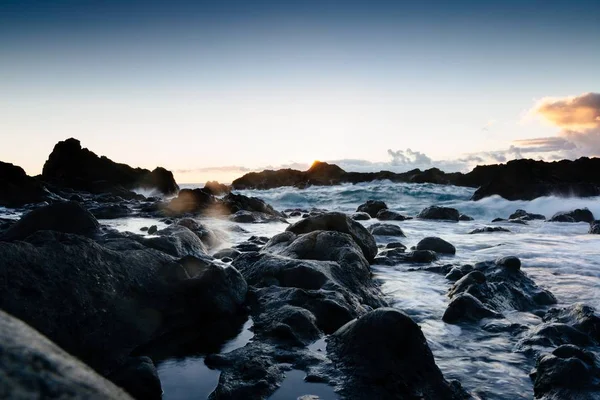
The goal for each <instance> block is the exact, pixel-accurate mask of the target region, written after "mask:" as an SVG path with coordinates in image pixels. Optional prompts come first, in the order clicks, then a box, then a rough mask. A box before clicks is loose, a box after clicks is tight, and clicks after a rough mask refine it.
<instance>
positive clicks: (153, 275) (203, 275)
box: [0, 231, 247, 374]
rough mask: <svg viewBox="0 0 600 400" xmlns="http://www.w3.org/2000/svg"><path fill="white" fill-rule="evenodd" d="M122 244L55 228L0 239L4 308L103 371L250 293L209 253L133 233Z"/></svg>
mask: <svg viewBox="0 0 600 400" xmlns="http://www.w3.org/2000/svg"><path fill="white" fill-rule="evenodd" d="M194 237H195V236H194ZM128 241H129V242H130V243H131V244H132V246H131V248H127V246H126V243H127V242H128ZM120 246H121V249H120V250H119V251H114V250H111V249H109V248H108V247H104V246H103V245H101V244H99V243H96V242H94V241H92V240H90V239H88V238H85V237H82V236H77V235H71V234H64V233H57V232H51V231H42V232H37V233H35V234H33V235H31V236H29V237H28V238H27V239H25V240H24V241H19V242H0V258H1V259H2V260H3V261H2V265H3V272H2V273H3V277H4V279H2V280H0V306H1V308H2V309H3V310H5V311H7V312H10V313H11V314H12V315H14V316H16V317H18V318H20V319H22V320H23V321H26V322H27V323H29V324H30V325H31V326H33V327H35V328H36V329H38V330H39V331H40V332H42V333H43V334H44V335H46V336H47V337H49V338H51V339H52V340H53V341H54V342H55V343H56V344H58V345H60V346H61V347H62V348H64V349H65V350H66V351H68V352H69V353H71V354H73V355H74V356H76V357H78V358H80V359H81V360H83V361H84V362H86V363H88V364H89V365H90V366H91V367H92V368H94V369H95V370H96V371H98V372H100V373H103V374H104V373H109V372H111V371H113V370H115V369H116V368H117V367H118V366H119V365H120V364H121V363H122V362H124V361H125V360H126V359H127V356H128V355H129V354H130V353H131V351H132V350H133V349H134V348H137V347H139V346H141V345H143V344H145V343H148V342H150V341H152V340H155V339H156V338H158V337H159V336H161V335H163V334H165V333H166V332H169V331H171V330H174V329H178V328H181V327H184V326H187V325H189V324H192V323H194V322H196V321H200V320H204V321H210V320H212V319H215V318H224V317H227V316H231V315H233V314H235V313H236V312H238V310H239V309H240V307H241V305H242V304H243V302H244V300H245V296H246V291H247V286H246V283H245V281H244V279H243V277H242V276H241V275H240V274H239V272H237V271H236V270H235V269H233V268H230V267H225V266H224V265H223V264H220V263H218V262H216V261H213V260H212V259H211V258H209V257H208V256H204V258H202V259H197V258H194V257H185V258H183V259H176V258H173V257H171V256H169V255H167V254H165V253H163V252H159V251H155V250H152V249H148V248H145V249H144V248H142V249H140V248H139V245H138V244H137V242H135V241H134V240H132V239H128V238H127V237H123V238H122V239H121V245H120Z"/></svg>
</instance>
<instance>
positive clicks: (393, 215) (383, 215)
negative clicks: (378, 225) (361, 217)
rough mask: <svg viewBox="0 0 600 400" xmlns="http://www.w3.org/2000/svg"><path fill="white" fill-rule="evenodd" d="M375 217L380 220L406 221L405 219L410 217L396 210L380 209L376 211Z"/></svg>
mask: <svg viewBox="0 0 600 400" xmlns="http://www.w3.org/2000/svg"><path fill="white" fill-rule="evenodd" d="M377 219H378V220H380V221H406V220H407V219H411V217H406V216H404V215H402V214H400V213H397V212H396V211H391V210H381V211H379V212H378V213H377Z"/></svg>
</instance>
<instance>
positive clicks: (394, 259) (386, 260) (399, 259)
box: [373, 248, 438, 265]
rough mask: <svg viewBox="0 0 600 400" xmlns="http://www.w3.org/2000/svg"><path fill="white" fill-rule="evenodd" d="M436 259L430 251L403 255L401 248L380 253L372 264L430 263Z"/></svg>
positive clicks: (434, 254)
mask: <svg viewBox="0 0 600 400" xmlns="http://www.w3.org/2000/svg"><path fill="white" fill-rule="evenodd" d="M437 259H438V257H437V255H436V253H435V252H433V251H431V250H414V251H411V252H409V253H405V252H404V249H403V248H396V249H390V250H386V251H382V252H381V253H380V255H378V256H377V257H375V260H374V261H373V263H374V264H379V265H398V264H407V263H417V264H422V263H431V262H433V261H436V260H437Z"/></svg>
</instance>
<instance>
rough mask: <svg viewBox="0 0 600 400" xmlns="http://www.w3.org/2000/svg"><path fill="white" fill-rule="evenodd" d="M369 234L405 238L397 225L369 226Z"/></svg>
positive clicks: (377, 224) (380, 224) (378, 224)
mask: <svg viewBox="0 0 600 400" xmlns="http://www.w3.org/2000/svg"><path fill="white" fill-rule="evenodd" d="M369 232H370V233H371V234H372V235H374V236H400V237H406V235H404V232H403V231H402V228H400V227H399V226H398V225H392V224H382V223H379V222H378V223H376V224H373V225H371V226H369Z"/></svg>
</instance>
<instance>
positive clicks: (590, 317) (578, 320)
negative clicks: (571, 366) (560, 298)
mask: <svg viewBox="0 0 600 400" xmlns="http://www.w3.org/2000/svg"><path fill="white" fill-rule="evenodd" d="M543 320H544V322H558V323H563V324H568V325H569V326H572V327H573V328H575V329H577V330H579V331H581V332H583V333H585V334H586V335H588V336H590V337H591V338H592V339H593V340H594V341H596V342H598V343H600V316H599V315H598V314H597V313H596V310H595V309H594V308H593V307H590V306H588V305H585V304H583V303H574V304H571V305H569V306H567V307H563V308H551V309H550V310H548V312H547V313H546V315H544V317H543Z"/></svg>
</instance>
